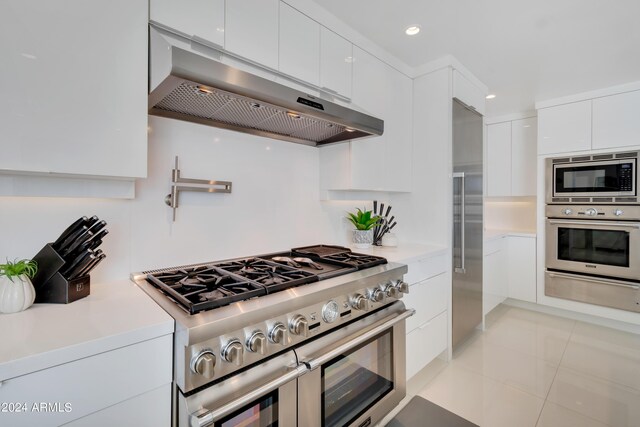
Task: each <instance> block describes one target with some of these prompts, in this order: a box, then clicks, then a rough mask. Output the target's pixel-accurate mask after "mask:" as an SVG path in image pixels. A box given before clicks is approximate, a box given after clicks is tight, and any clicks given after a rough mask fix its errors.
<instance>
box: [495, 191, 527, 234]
mask: <svg viewBox="0 0 640 427" xmlns="http://www.w3.org/2000/svg"><path fill="white" fill-rule="evenodd" d="M484 228H486V229H500V230H512V231H525V232H535V230H536V198H535V197H487V198H485V204H484Z"/></svg>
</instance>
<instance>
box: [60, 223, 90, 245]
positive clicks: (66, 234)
mask: <svg viewBox="0 0 640 427" xmlns="http://www.w3.org/2000/svg"><path fill="white" fill-rule="evenodd" d="M88 222H89V218H87V217H86V216H83V217H81V218H78V219H77V220H75V221H74V222H73V223H72V224H71V225H70V226H68V227H67V229H66V230H64V231H63V232H62V234H61V235H60V237H58V238H57V239H56V241H55V242H53V244H52V245H51V246H53V248H54V249H56V248H57V247H59V246H60V245H61V244H62V242H64V241H65V240H66V239H67V237H69V236H70V235H71V233H74V232H75V231H76V230H77V229H78V228H79V227H81V226H82V225H85V224H86V223H88Z"/></svg>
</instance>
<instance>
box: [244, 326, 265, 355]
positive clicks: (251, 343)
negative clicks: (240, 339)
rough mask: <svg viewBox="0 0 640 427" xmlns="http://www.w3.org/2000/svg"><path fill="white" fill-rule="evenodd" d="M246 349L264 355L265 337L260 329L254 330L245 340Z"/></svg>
mask: <svg viewBox="0 0 640 427" xmlns="http://www.w3.org/2000/svg"><path fill="white" fill-rule="evenodd" d="M247 350H249V351H250V352H252V353H259V354H261V355H263V356H264V355H265V353H266V352H267V337H265V336H264V334H263V333H262V332H260V331H256V332H254V333H253V334H251V336H250V337H249V339H248V340H247Z"/></svg>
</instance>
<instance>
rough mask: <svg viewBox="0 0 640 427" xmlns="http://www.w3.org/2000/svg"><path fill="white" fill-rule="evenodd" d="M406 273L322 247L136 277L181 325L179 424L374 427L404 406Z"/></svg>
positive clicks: (176, 394) (177, 335) (176, 369)
mask: <svg viewBox="0 0 640 427" xmlns="http://www.w3.org/2000/svg"><path fill="white" fill-rule="evenodd" d="M406 272H407V267H406V266H405V265H402V264H395V263H388V262H387V261H386V259H384V258H381V257H376V256H370V255H363V254H357V253H353V252H351V251H350V250H349V249H347V248H343V247H339V246H327V245H317V246H310V247H304V248H296V249H293V250H291V251H289V252H285V253H276V254H269V255H262V256H254V257H248V258H239V259H233V260H226V261H219V262H210V263H203V264H195V265H188V266H182V267H173V268H166V269H158V270H153V271H145V272H141V273H134V274H132V279H133V280H134V281H135V282H136V283H137V284H138V285H139V286H140V287H141V288H142V289H143V290H144V291H145V292H146V293H148V294H149V295H150V296H151V297H152V298H153V299H154V300H155V301H156V302H157V303H158V304H159V305H161V306H162V307H163V308H164V309H165V310H166V311H167V312H168V313H169V314H170V315H171V316H172V317H173V318H174V319H175V321H176V331H175V339H174V388H173V389H174V394H173V411H172V413H173V425H174V426H216V427H231V426H256V427H258V426H260V427H268V426H281V427H289V426H304V427H314V426H317V427H321V426H323V427H324V426H326V427H330V426H347V425H353V426H363V427H364V426H369V425H375V424H376V423H377V422H378V421H380V420H381V419H382V418H383V417H384V416H385V415H386V414H387V413H388V412H389V411H391V410H392V409H393V408H394V407H395V406H396V405H397V404H398V403H399V402H400V400H402V398H403V397H404V396H405V388H406V378H405V369H406V366H405V359H406V354H405V319H406V318H407V317H409V316H411V315H412V314H413V313H414V311H413V310H407V309H405V307H404V304H403V303H402V302H401V301H400V299H401V298H402V296H403V294H405V293H407V292H408V290H409V287H408V285H407V284H406V283H405V282H403V280H402V279H403V275H404V274H405V273H406Z"/></svg>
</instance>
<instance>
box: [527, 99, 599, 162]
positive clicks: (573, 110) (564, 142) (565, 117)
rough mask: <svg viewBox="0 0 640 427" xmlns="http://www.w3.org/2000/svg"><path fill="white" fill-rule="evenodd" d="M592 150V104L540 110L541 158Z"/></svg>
mask: <svg viewBox="0 0 640 427" xmlns="http://www.w3.org/2000/svg"><path fill="white" fill-rule="evenodd" d="M590 149H591V100H587V101H580V102H574V103H571V104H564V105H558V106H555V107H547V108H542V109H539V110H538V154H553V153H564V152H571V151H583V150H590Z"/></svg>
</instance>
